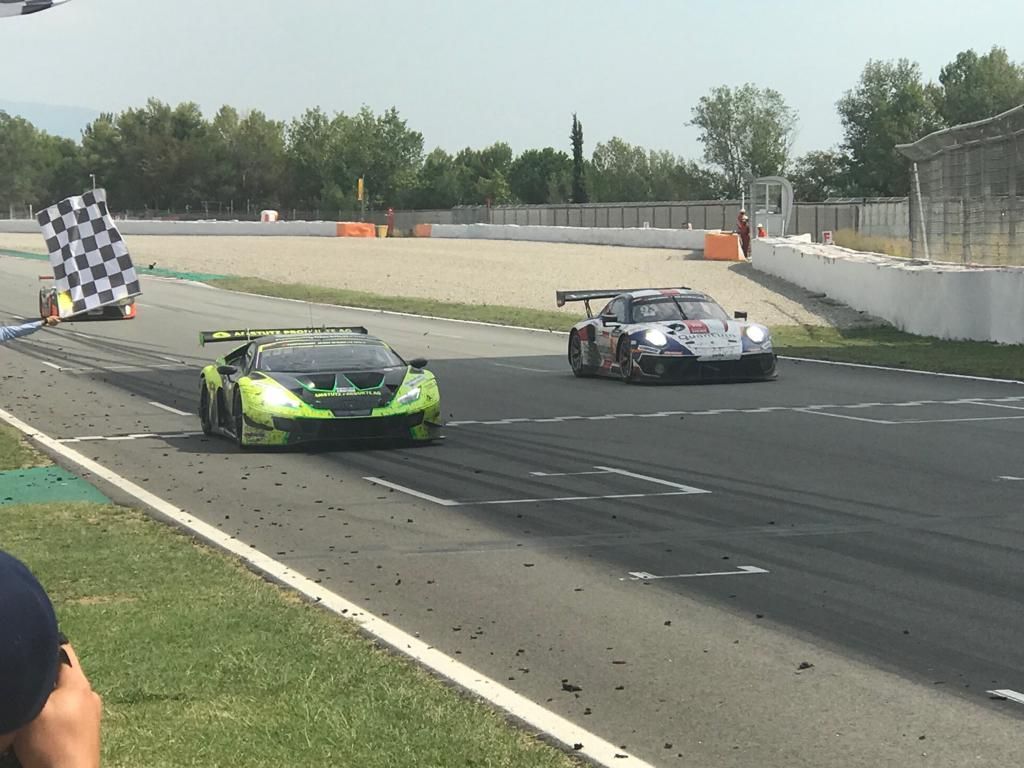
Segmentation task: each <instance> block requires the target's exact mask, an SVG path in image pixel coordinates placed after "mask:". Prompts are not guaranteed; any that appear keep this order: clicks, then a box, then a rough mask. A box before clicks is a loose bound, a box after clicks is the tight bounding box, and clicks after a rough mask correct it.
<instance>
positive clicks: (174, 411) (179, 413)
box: [149, 400, 195, 416]
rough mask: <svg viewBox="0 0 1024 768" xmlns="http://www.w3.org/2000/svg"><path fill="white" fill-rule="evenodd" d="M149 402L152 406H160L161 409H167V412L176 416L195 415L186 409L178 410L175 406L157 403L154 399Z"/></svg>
mask: <svg viewBox="0 0 1024 768" xmlns="http://www.w3.org/2000/svg"><path fill="white" fill-rule="evenodd" d="M149 404H150V405H152V406H154V407H156V408H160V409H161V410H164V411H167V412H168V413H173V414H175V415H176V416H193V415H195V414H192V413H189V412H188V411H179V410H178V409H177V408H172V407H171V406H169V405H164V404H163V403H158V402H157V401H156V400H150V401H149Z"/></svg>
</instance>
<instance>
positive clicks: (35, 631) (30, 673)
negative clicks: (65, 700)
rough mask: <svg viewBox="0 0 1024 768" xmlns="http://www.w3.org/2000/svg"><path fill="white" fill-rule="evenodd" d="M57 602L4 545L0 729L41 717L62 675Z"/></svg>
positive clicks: (0, 557)
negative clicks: (59, 662)
mask: <svg viewBox="0 0 1024 768" xmlns="http://www.w3.org/2000/svg"><path fill="white" fill-rule="evenodd" d="M59 644H60V632H59V630H58V629H57V616H56V614H55V613H54V610H53V604H52V603H51V602H50V598H49V597H48V596H47V594H46V590H44V589H43V586H42V584H40V583H39V581H38V580H37V579H36V577H35V576H33V575H32V572H31V571H29V569H28V568H26V567H25V565H24V563H22V562H21V561H20V560H18V559H16V558H14V557H12V556H11V555H9V554H7V553H6V552H2V551H0V734H6V733H12V732H14V731H17V730H19V729H21V728H24V727H25V726H26V725H28V724H29V723H31V722H32V721H33V720H35V719H36V716H38V715H39V713H40V712H41V711H42V709H43V705H45V704H46V700H47V699H48V698H49V697H50V694H51V693H52V692H53V687H54V685H55V684H56V681H57V664H58V649H59Z"/></svg>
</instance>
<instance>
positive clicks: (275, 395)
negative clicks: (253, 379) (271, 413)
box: [261, 386, 302, 408]
mask: <svg viewBox="0 0 1024 768" xmlns="http://www.w3.org/2000/svg"><path fill="white" fill-rule="evenodd" d="M261 394H262V396H263V404H264V405H269V406H270V407H271V408H298V407H299V406H300V405H302V401H301V400H299V398H297V397H296V396H295V395H293V394H292V393H291V392H289V391H288V390H286V389H282V388H281V387H278V386H271V387H263V391H262V393H261Z"/></svg>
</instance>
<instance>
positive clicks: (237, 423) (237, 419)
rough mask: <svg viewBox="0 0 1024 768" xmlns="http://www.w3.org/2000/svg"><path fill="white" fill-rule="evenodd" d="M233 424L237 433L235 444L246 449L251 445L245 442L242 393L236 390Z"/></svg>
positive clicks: (232, 414)
mask: <svg viewBox="0 0 1024 768" xmlns="http://www.w3.org/2000/svg"><path fill="white" fill-rule="evenodd" d="M231 419H232V421H231V425H232V429H233V430H234V433H235V445H237V446H238V447H239V448H241V449H242V450H245V449H246V448H248V447H249V445H248V444H247V443H246V442H245V437H244V434H245V414H243V413H242V393H241V392H239V391H238V390H235V403H234V407H233V408H232V409H231Z"/></svg>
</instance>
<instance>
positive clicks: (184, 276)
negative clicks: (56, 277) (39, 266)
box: [0, 248, 225, 282]
mask: <svg viewBox="0 0 1024 768" xmlns="http://www.w3.org/2000/svg"><path fill="white" fill-rule="evenodd" d="M0 255H3V256H15V257H17V258H19V259H34V260H36V261H47V262H48V261H49V260H50V257H49V256H47V255H46V254H45V253H33V252H31V251H15V250H12V249H10V248H0ZM135 271H136V273H137V274H138V275H139V276H141V277H146V276H147V275H154V276H156V277H174V278H177V279H179V280H195V281H197V282H207V281H210V280H220V279H222V278H224V277H225V276H224V275H218V274H216V273H213V272H182V271H179V270H175V269H164V268H163V267H153V268H152V269H150V268H149V267H148V266H146V265H139V264H136V265H135Z"/></svg>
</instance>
